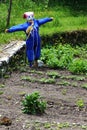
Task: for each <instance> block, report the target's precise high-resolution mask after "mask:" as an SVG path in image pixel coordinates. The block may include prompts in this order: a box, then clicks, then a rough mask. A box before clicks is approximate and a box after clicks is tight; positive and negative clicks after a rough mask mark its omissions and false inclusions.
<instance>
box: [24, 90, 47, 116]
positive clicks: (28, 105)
mask: <svg viewBox="0 0 87 130" xmlns="http://www.w3.org/2000/svg"><path fill="white" fill-rule="evenodd" d="M22 105H23V109H22V110H23V112H24V113H26V114H43V113H44V112H45V109H46V102H45V101H42V100H41V96H40V94H39V92H34V93H32V94H28V95H26V96H25V99H24V100H23V101H22Z"/></svg>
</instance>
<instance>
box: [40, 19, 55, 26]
mask: <svg viewBox="0 0 87 130" xmlns="http://www.w3.org/2000/svg"><path fill="white" fill-rule="evenodd" d="M50 21H52V18H43V19H38V24H39V26H40V25H42V24H45V23H47V22H50Z"/></svg>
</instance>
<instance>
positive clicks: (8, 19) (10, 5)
mask: <svg viewBox="0 0 87 130" xmlns="http://www.w3.org/2000/svg"><path fill="white" fill-rule="evenodd" d="M11 8H12V0H10V2H9V8H8V16H7V24H6V28H7V27H8V26H9V23H10V14H11Z"/></svg>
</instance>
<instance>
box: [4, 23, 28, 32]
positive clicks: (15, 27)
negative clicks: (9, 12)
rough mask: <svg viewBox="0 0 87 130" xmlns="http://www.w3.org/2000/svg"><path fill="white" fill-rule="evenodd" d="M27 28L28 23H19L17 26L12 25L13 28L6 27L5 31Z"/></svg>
mask: <svg viewBox="0 0 87 130" xmlns="http://www.w3.org/2000/svg"><path fill="white" fill-rule="evenodd" d="M26 28H27V26H26V24H19V25H16V26H12V27H11V28H9V29H6V30H5V32H9V33H11V32H15V31H25V30H26Z"/></svg>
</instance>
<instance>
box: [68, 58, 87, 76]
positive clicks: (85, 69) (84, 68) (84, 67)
mask: <svg viewBox="0 0 87 130" xmlns="http://www.w3.org/2000/svg"><path fill="white" fill-rule="evenodd" d="M69 70H70V71H71V72H72V73H77V74H79V73H87V60H86V59H82V58H77V59H74V60H73V62H72V63H71V65H70V66H69Z"/></svg>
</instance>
